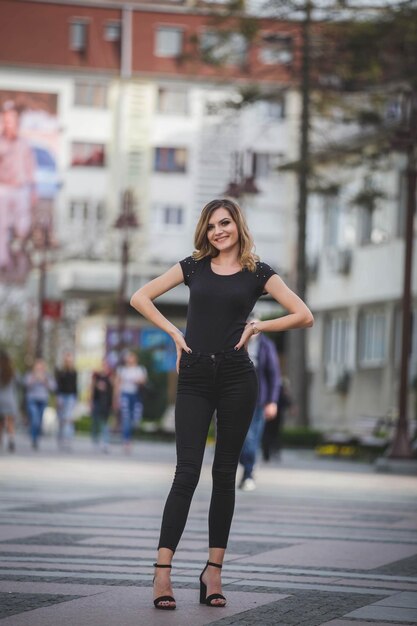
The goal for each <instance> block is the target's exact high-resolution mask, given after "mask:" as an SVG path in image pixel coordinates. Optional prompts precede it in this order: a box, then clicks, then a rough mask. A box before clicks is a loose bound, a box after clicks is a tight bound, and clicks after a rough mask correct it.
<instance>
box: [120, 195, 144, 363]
mask: <svg viewBox="0 0 417 626" xmlns="http://www.w3.org/2000/svg"><path fill="white" fill-rule="evenodd" d="M114 228H118V229H119V230H120V231H121V233H122V241H121V257H120V260H121V276H120V286H119V293H118V303H117V308H118V348H119V354H121V352H122V350H123V348H124V335H125V329H126V287H127V279H128V265H129V257H130V238H129V235H130V232H131V231H132V230H134V229H137V228H139V222H138V220H137V218H136V215H135V213H134V198H133V192H132V190H131V189H126V191H125V192H124V193H123V199H122V209H121V212H120V214H119V216H118V218H117V219H116V221H115V223H114Z"/></svg>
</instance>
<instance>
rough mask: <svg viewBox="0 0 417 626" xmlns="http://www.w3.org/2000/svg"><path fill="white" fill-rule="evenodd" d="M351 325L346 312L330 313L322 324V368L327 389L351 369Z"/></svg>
mask: <svg viewBox="0 0 417 626" xmlns="http://www.w3.org/2000/svg"><path fill="white" fill-rule="evenodd" d="M352 347H353V324H352V320H351V318H350V316H349V313H348V312H347V311H339V312H335V313H330V314H329V315H328V316H327V318H326V319H325V323H324V368H325V380H326V385H327V386H328V387H331V388H333V387H335V386H336V385H337V384H338V383H339V382H340V380H341V378H342V377H343V376H345V375H346V374H347V373H349V372H350V370H351V369H352V367H351V364H352Z"/></svg>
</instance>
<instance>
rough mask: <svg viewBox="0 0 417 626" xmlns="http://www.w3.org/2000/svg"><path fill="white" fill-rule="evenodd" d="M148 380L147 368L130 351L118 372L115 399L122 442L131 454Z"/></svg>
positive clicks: (126, 450)
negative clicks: (134, 429)
mask: <svg viewBox="0 0 417 626" xmlns="http://www.w3.org/2000/svg"><path fill="white" fill-rule="evenodd" d="M147 380H148V372H147V370H146V367H144V366H143V365H139V363H138V357H137V355H136V354H135V353H134V352H132V351H130V350H129V351H128V352H126V354H125V355H124V365H122V366H121V367H119V368H118V369H117V372H116V385H115V387H116V388H115V399H116V407H117V408H118V409H119V410H120V416H121V421H122V441H123V445H124V449H125V452H126V453H130V451H131V446H132V434H133V426H134V424H138V423H139V422H140V420H141V419H142V412H143V401H142V393H141V388H142V387H143V386H144V385H145V384H146V382H147Z"/></svg>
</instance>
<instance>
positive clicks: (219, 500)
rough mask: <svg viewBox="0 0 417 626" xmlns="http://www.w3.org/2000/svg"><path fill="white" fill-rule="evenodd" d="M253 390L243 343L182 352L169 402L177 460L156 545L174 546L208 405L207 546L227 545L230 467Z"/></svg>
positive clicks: (197, 464)
mask: <svg viewBox="0 0 417 626" xmlns="http://www.w3.org/2000/svg"><path fill="white" fill-rule="evenodd" d="M257 394H258V380H257V376H256V371H255V367H254V365H253V363H252V361H251V360H250V358H249V355H248V353H247V351H246V350H245V349H244V348H241V349H240V350H238V351H235V350H232V351H228V352H222V353H217V354H213V355H207V354H201V353H194V352H193V353H192V354H188V353H186V352H183V354H182V357H181V361H180V370H179V377H178V388H177V399H176V405H175V431H176V446H177V466H176V470H175V476H174V481H173V484H172V487H171V491H170V493H169V495H168V498H167V501H166V504H165V508H164V514H163V517H162V526H161V535H160V539H159V544H158V549H159V548H170V549H171V550H172V551H173V552H175V550H176V548H177V545H178V542H179V540H180V538H181V535H182V532H183V530H184V527H185V524H186V521H187V517H188V512H189V509H190V505H191V500H192V497H193V494H194V491H195V488H196V486H197V483H198V480H199V478H200V471H201V465H202V461H203V455H204V449H205V445H206V439H207V433H208V429H209V426H210V422H211V418H212V416H213V413H214V410H216V412H217V437H216V449H215V454H214V461H213V467H212V476H213V491H212V496H211V502H210V510H209V520H208V521H209V546H210V548H226V547H227V540H228V537H229V531H230V525H231V523H232V517H233V511H234V506H235V480H236V470H237V466H238V462H239V455H240V451H241V449H242V446H243V442H244V441H245V437H246V433H247V431H248V428H249V425H250V423H251V420H252V415H253V412H254V409H255V405H256V399H257Z"/></svg>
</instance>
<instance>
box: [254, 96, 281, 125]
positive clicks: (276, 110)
mask: <svg viewBox="0 0 417 626" xmlns="http://www.w3.org/2000/svg"><path fill="white" fill-rule="evenodd" d="M259 104H260V108H261V113H262V114H263V115H264V116H265V117H266V118H268V119H270V120H283V119H285V98H284V96H282V98H274V99H273V100H261V102H260V103H259Z"/></svg>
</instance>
